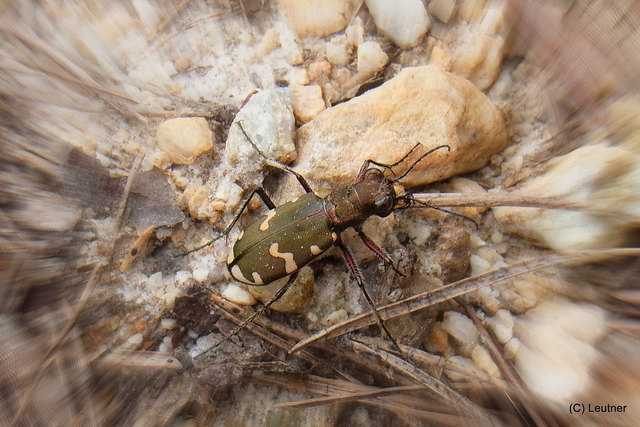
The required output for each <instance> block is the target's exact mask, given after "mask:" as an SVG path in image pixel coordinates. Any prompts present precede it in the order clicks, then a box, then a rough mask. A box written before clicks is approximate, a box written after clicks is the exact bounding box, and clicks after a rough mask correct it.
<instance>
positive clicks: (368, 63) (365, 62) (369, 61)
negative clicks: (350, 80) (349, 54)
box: [358, 41, 389, 75]
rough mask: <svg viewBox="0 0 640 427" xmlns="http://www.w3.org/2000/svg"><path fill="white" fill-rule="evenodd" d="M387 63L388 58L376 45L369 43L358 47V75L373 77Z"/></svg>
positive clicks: (372, 42)
mask: <svg viewBox="0 0 640 427" xmlns="http://www.w3.org/2000/svg"><path fill="white" fill-rule="evenodd" d="M388 61H389V57H388V56H387V54H386V53H384V51H383V50H382V48H381V47H380V45H379V44H378V43H376V42H374V41H369V42H364V43H362V44H360V46H358V73H360V74H369V75H373V74H375V73H377V72H378V71H380V70H382V69H383V68H384V66H385V65H387V62H388Z"/></svg>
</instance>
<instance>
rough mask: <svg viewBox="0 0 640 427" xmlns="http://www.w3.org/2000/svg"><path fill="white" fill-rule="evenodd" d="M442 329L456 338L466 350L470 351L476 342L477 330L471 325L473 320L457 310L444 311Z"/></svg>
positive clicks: (477, 337)
mask: <svg viewBox="0 0 640 427" xmlns="http://www.w3.org/2000/svg"><path fill="white" fill-rule="evenodd" d="M442 329H444V330H445V331H447V333H448V334H449V335H451V336H452V337H454V338H455V339H457V340H458V341H459V342H460V344H461V345H462V347H463V348H464V349H467V350H468V351H471V350H472V349H473V348H474V347H475V346H476V345H477V344H478V339H479V336H478V330H477V329H476V327H475V326H474V325H473V322H472V321H471V319H469V318H468V317H467V316H465V315H464V314H461V313H458V312H457V311H447V312H445V313H444V315H443V318H442ZM463 351H464V350H463Z"/></svg>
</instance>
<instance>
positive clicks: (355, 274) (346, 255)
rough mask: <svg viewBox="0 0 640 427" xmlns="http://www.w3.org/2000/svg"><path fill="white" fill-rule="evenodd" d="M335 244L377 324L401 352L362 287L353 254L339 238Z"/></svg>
mask: <svg viewBox="0 0 640 427" xmlns="http://www.w3.org/2000/svg"><path fill="white" fill-rule="evenodd" d="M336 244H337V245H338V246H339V247H340V249H341V250H342V254H343V255H344V259H345V261H346V262H347V265H348V266H349V270H350V271H351V274H352V275H353V277H354V279H356V283H357V284H358V287H360V289H361V290H362V293H363V294H364V297H365V299H366V300H367V303H368V304H369V308H370V309H371V311H373V313H374V314H375V316H376V320H377V322H378V325H380V329H382V330H383V331H384V333H385V335H387V337H389V339H390V340H391V342H392V343H393V345H394V346H395V348H397V349H398V351H399V352H400V353H403V351H402V348H401V347H400V346H399V345H398V342H397V341H396V339H395V338H394V337H393V335H392V334H391V332H389V329H387V326H386V325H385V324H384V320H383V319H382V316H380V313H379V312H378V310H377V309H376V306H375V304H374V303H373V300H372V299H371V297H370V296H369V293H368V292H367V290H366V289H365V287H364V278H363V277H362V272H361V271H360V268H359V267H358V264H356V261H355V259H354V258H353V255H352V254H351V251H350V250H349V248H347V247H346V246H345V245H344V244H343V243H342V241H340V240H339V239H338V241H337V242H336ZM403 356H404V354H403ZM405 359H406V358H405ZM407 360H408V359H407Z"/></svg>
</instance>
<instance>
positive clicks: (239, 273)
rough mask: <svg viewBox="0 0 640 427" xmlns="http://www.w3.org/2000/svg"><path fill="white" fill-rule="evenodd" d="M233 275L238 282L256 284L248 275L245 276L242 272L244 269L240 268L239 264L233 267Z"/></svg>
mask: <svg viewBox="0 0 640 427" xmlns="http://www.w3.org/2000/svg"><path fill="white" fill-rule="evenodd" d="M231 275H232V276H233V278H234V279H236V280H237V281H238V282H242V283H246V284H248V285H253V284H254V283H253V282H252V281H251V280H249V279H247V278H246V277H244V275H243V274H242V271H241V270H240V267H238V264H236V265H234V266H233V267H231Z"/></svg>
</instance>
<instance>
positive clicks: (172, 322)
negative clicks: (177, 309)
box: [160, 318, 176, 330]
mask: <svg viewBox="0 0 640 427" xmlns="http://www.w3.org/2000/svg"><path fill="white" fill-rule="evenodd" d="M160 327H161V328H162V329H167V330H170V329H173V328H175V327H176V319H170V318H164V319H162V320H161V321H160Z"/></svg>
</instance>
